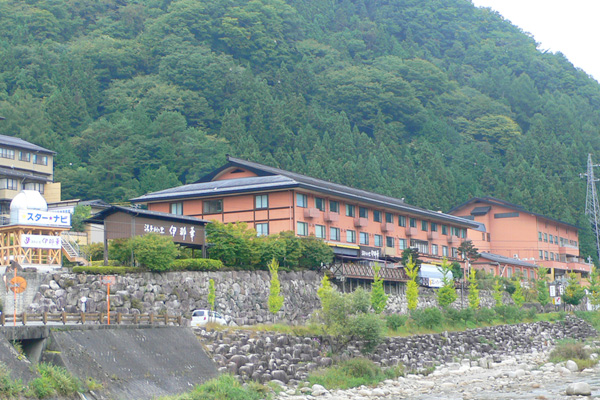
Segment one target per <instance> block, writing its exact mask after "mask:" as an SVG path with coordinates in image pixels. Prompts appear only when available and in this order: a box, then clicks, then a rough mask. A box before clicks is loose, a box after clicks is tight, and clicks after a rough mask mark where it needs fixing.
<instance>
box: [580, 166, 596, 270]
mask: <svg viewBox="0 0 600 400" xmlns="http://www.w3.org/2000/svg"><path fill="white" fill-rule="evenodd" d="M598 166H599V165H598V164H593V163H592V155H591V154H588V161H587V172H586V173H585V174H583V176H586V177H587V194H586V196H585V215H587V216H588V220H589V221H590V224H591V225H592V231H593V232H594V236H595V237H596V251H597V254H598V259H599V260H600V226H599V223H598V219H599V218H600V205H598V192H597V191H596V181H597V180H598V179H596V178H594V167H598Z"/></svg>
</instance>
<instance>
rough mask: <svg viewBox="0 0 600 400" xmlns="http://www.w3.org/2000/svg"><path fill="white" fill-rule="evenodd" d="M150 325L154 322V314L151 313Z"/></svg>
mask: <svg viewBox="0 0 600 400" xmlns="http://www.w3.org/2000/svg"><path fill="white" fill-rule="evenodd" d="M149 320H150V325H152V324H154V314H150V315H149Z"/></svg>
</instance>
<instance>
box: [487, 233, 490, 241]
mask: <svg viewBox="0 0 600 400" xmlns="http://www.w3.org/2000/svg"><path fill="white" fill-rule="evenodd" d="M487 241H488V242H489V241H490V234H489V233H488V234H487Z"/></svg>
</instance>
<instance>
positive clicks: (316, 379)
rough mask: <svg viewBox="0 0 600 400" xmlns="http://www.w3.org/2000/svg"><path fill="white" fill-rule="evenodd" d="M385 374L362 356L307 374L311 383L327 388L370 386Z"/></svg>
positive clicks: (386, 376) (386, 377)
mask: <svg viewBox="0 0 600 400" xmlns="http://www.w3.org/2000/svg"><path fill="white" fill-rule="evenodd" d="M388 378H393V377H392V376H389V375H387V374H386V373H385V372H384V371H382V369H381V368H380V367H378V366H377V364H375V363H374V362H373V361H371V360H367V359H364V358H352V359H350V360H348V361H344V362H342V363H340V364H339V365H336V366H334V367H331V368H327V369H322V370H318V371H315V372H312V373H311V374H309V376H308V381H309V382H310V384H311V385H314V384H318V385H322V386H324V387H325V388H327V389H329V390H333V389H349V388H353V387H358V386H361V385H367V386H372V385H375V384H377V383H378V382H381V381H383V380H385V379H388Z"/></svg>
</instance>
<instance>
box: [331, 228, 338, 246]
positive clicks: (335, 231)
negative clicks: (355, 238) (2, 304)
mask: <svg viewBox="0 0 600 400" xmlns="http://www.w3.org/2000/svg"><path fill="white" fill-rule="evenodd" d="M329 239H330V240H335V241H336V242H339V241H340V228H333V227H331V228H329Z"/></svg>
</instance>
